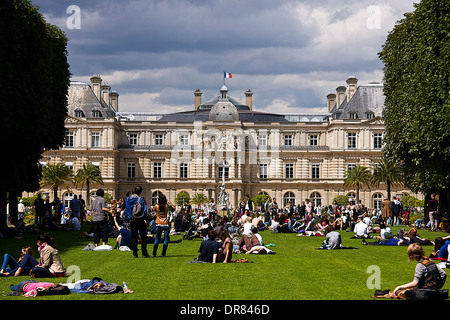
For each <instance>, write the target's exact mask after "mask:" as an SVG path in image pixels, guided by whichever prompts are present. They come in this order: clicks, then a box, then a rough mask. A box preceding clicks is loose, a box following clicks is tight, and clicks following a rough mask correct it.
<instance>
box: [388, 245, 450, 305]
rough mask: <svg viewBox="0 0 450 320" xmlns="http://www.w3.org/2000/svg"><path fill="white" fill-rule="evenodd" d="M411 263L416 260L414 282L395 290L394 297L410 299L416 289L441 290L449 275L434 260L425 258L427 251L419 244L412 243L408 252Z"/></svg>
mask: <svg viewBox="0 0 450 320" xmlns="http://www.w3.org/2000/svg"><path fill="white" fill-rule="evenodd" d="M407 254H408V258H409V261H410V262H411V261H413V260H416V261H417V265H416V269H415V272H414V280H413V281H411V282H408V283H406V284H402V285H400V286H398V287H396V288H395V289H394V291H393V292H392V295H394V296H400V297H402V296H405V297H406V298H408V296H409V295H411V294H412V293H414V292H408V291H414V290H415V289H428V290H439V289H441V288H442V287H443V286H444V284H445V280H446V279H447V273H445V271H444V270H442V269H441V268H439V267H438V266H437V265H436V264H435V263H434V262H433V261H432V260H430V259H429V258H427V257H425V250H424V249H423V248H422V246H421V245H420V244H418V243H412V244H410V245H409V246H408V250H407Z"/></svg>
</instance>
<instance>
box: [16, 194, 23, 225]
mask: <svg viewBox="0 0 450 320" xmlns="http://www.w3.org/2000/svg"><path fill="white" fill-rule="evenodd" d="M24 213H25V205H24V204H23V200H22V199H20V200H19V204H18V205H17V218H18V220H19V221H23V215H24Z"/></svg>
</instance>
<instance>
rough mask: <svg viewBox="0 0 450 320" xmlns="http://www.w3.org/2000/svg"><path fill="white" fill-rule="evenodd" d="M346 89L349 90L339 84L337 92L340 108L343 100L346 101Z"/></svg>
mask: <svg viewBox="0 0 450 320" xmlns="http://www.w3.org/2000/svg"><path fill="white" fill-rule="evenodd" d="M345 90H347V88H346V87H344V86H339V87H337V88H336V93H337V107H338V108H339V107H340V106H341V104H342V102H344V99H345Z"/></svg>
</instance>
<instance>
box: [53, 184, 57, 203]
mask: <svg viewBox="0 0 450 320" xmlns="http://www.w3.org/2000/svg"><path fill="white" fill-rule="evenodd" d="M56 198H58V187H54V188H53V201H55V200H56Z"/></svg>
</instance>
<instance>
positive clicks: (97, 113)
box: [92, 110, 102, 118]
mask: <svg viewBox="0 0 450 320" xmlns="http://www.w3.org/2000/svg"><path fill="white" fill-rule="evenodd" d="M92 117H93V118H101V117H102V113H101V112H100V110H92Z"/></svg>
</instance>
